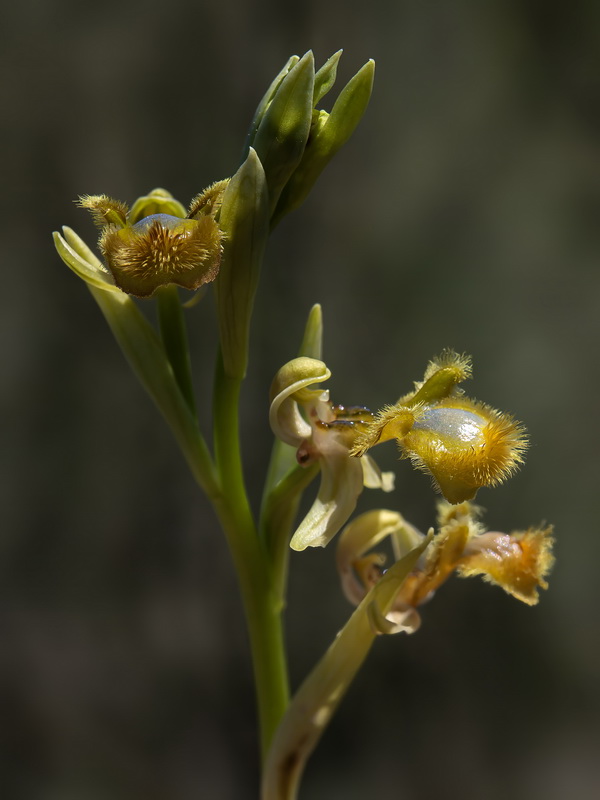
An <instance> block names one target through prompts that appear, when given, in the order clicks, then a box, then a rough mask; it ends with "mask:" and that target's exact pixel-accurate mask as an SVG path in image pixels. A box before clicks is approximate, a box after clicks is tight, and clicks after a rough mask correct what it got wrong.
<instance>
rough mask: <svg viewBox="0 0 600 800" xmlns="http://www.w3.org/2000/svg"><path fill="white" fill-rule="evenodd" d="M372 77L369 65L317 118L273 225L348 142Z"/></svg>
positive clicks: (372, 68)
mask: <svg viewBox="0 0 600 800" xmlns="http://www.w3.org/2000/svg"><path fill="white" fill-rule="evenodd" d="M374 74H375V63H374V61H368V62H367V63H366V64H365V65H364V67H362V68H361V69H360V70H359V71H358V72H357V73H356V75H355V76H354V77H353V78H351V80H350V81H349V82H348V83H347V85H346V86H345V87H344V89H342V91H341V93H340V95H339V97H338V99H337V100H336V102H335V104H334V106H333V108H332V110H331V114H329V117H328V118H327V119H326V120H325V118H324V117H319V124H318V128H317V129H316V130H315V131H314V132H313V135H311V137H310V139H309V141H308V144H307V145H306V149H305V151H304V156H303V158H302V161H301V162H300V164H299V165H298V167H297V169H296V170H295V172H294V174H293V175H292V176H291V178H290V179H289V181H288V182H287V184H286V186H285V188H284V190H283V191H282V193H281V197H280V199H279V202H278V204H277V208H276V209H275V211H274V213H273V221H272V224H273V225H276V224H277V222H278V221H279V220H280V219H281V218H282V217H283V216H285V215H286V214H287V213H289V212H290V211H293V209H295V208H298V206H300V205H301V204H302V203H303V202H304V200H305V199H306V196H307V195H308V193H309V192H310V190H311V189H312V187H313V186H314V184H315V182H316V180H317V178H318V177H319V175H320V174H321V172H322V171H323V170H324V168H325V167H326V166H327V164H328V163H329V162H330V161H331V159H332V158H333V157H334V155H335V154H336V153H337V152H338V150H339V149H340V148H341V147H342V146H343V145H344V144H345V143H346V142H347V141H348V139H349V138H350V136H351V135H352V133H353V132H354V130H355V128H356V126H357V125H358V123H359V122H360V120H361V118H362V116H363V114H364V113H365V110H366V108H367V105H368V103H369V99H370V97H371V91H372V89H373V78H374Z"/></svg>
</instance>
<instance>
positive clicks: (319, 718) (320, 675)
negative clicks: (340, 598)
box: [261, 536, 431, 800]
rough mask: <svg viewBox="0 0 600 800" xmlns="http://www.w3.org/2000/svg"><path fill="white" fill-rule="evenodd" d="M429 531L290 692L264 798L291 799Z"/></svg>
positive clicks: (266, 777)
mask: <svg viewBox="0 0 600 800" xmlns="http://www.w3.org/2000/svg"><path fill="white" fill-rule="evenodd" d="M430 541H431V537H430V536H428V537H425V538H424V540H423V542H422V544H421V545H419V546H418V547H416V548H415V549H414V550H411V552H410V553H408V554H407V555H406V556H404V558H402V559H400V561H397V562H396V563H395V564H394V565H393V566H391V567H390V568H389V569H388V570H387V572H386V573H385V575H384V576H383V577H382V578H381V579H380V580H379V581H378V583H376V584H375V586H373V588H372V589H371V590H370V591H369V593H368V594H367V595H366V597H365V598H364V599H363V600H362V602H361V603H360V605H359V606H358V607H357V608H356V610H355V612H354V613H353V614H352V616H351V617H350V619H349V620H348V622H347V623H346V624H345V625H344V627H343V628H342V630H341V631H340V632H339V633H338V635H337V637H336V638H335V640H334V641H333V644H332V645H331V646H330V647H329V650H327V652H326V653H325V655H324V656H323V658H322V659H321V660H320V661H319V663H318V664H317V666H316V667H315V668H314V669H313V670H312V672H311V673H310V674H309V676H308V677H307V678H306V680H305V681H304V683H303V684H302V685H301V686H300V688H299V689H298V691H297V692H296V694H295V695H294V697H293V699H292V702H291V703H290V706H289V708H288V710H287V712H286V714H285V716H284V717H283V720H282V721H281V724H280V725H279V728H278V729H277V732H276V733H275V737H274V739H273V743H272V745H271V749H270V751H269V754H268V756H267V761H266V764H265V769H264V781H263V787H262V790H263V793H262V795H261V797H262V800H294V798H296V792H297V787H298V783H299V780H300V777H301V775H302V771H303V770H304V766H305V764H306V761H307V759H308V757H309V755H310V754H311V752H312V751H313V750H314V748H315V746H316V744H317V742H318V741H319V739H320V737H321V734H322V733H323V731H324V730H325V727H326V726H327V724H328V722H329V720H330V719H331V717H332V716H333V714H334V712H335V710H336V709H337V707H338V705H339V703H340V701H341V699H342V697H343V696H344V694H345V693H346V691H347V689H348V687H349V686H350V683H351V682H352V680H353V679H354V676H355V675H356V673H357V672H358V670H359V668H360V666H361V665H362V663H363V661H364V660H365V658H366V657H367V655H368V653H369V650H370V649H371V646H372V644H373V642H374V640H375V637H376V636H377V634H378V633H382V632H384V631H385V616H386V614H388V613H389V611H390V610H391V608H392V604H393V602H394V599H395V597H396V595H397V594H398V591H399V589H400V587H401V586H402V584H403V582H404V580H405V579H406V577H407V575H408V574H409V572H410V571H411V570H412V568H413V567H414V565H415V564H416V562H417V560H418V558H419V556H420V555H421V553H422V552H423V551H424V550H425V548H426V547H427V546H428V545H429V542H430Z"/></svg>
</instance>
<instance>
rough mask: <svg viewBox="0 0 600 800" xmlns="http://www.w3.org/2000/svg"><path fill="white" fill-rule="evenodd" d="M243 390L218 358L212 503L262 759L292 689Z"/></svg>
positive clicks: (238, 381) (239, 381)
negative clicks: (245, 642) (245, 435)
mask: <svg viewBox="0 0 600 800" xmlns="http://www.w3.org/2000/svg"><path fill="white" fill-rule="evenodd" d="M240 390H241V379H238V378H232V377H229V376H227V375H226V374H225V371H224V369H223V360H222V357H221V354H220V353H219V356H218V359H217V370H216V376H215V402H214V440H215V457H216V466H217V473H218V476H219V481H220V486H221V495H220V497H219V498H218V499H215V500H214V501H213V502H214V506H215V509H216V511H217V514H218V516H219V520H220V522H221V525H222V527H223V530H224V532H225V535H226V537H227V541H228V544H229V548H230V550H231V554H232V558H233V562H234V565H235V569H236V572H237V575H238V580H239V584H240V591H241V594H242V601H243V604H244V610H245V614H246V622H247V626H248V633H249V636H250V646H251V651H252V662H253V666H254V676H255V683H256V693H257V702H258V714H259V722H260V731H261V751H262V756H263V760H264V758H265V757H266V755H267V753H268V749H269V745H270V743H271V740H272V738H273V734H274V733H275V730H276V728H277V726H278V725H279V722H280V721H281V718H282V717H283V714H284V713H285V710H286V709H287V706H288V703H289V685H288V674H287V663H286V656H285V645H284V637H283V625H282V618H281V605H280V603H278V602H277V598H276V594H275V592H274V590H273V577H272V572H271V568H270V564H269V559H268V556H267V553H266V551H265V549H264V547H263V545H262V543H261V542H260V540H259V537H258V531H257V529H256V525H255V523H254V519H253V516H252V512H251V509H250V504H249V502H248V495H247V492H246V486H245V482H244V475H243V469H242V460H241V453H240V441H239V420H238V409H239V396H240Z"/></svg>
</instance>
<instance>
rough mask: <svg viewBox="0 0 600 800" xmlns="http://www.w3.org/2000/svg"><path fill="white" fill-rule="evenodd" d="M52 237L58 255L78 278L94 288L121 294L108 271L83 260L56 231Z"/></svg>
mask: <svg viewBox="0 0 600 800" xmlns="http://www.w3.org/2000/svg"><path fill="white" fill-rule="evenodd" d="M52 237H53V239H54V246H55V247H56V250H57V252H58V254H59V256H60V257H61V258H62V260H63V261H64V262H65V264H66V265H67V266H68V267H69V268H70V269H72V270H73V272H74V273H75V274H76V275H77V276H78V277H79V278H81V279H82V280H84V281H85V282H86V283H87V284H88V285H89V286H94V287H95V288H96V289H102V290H104V291H106V292H118V293H119V294H122V292H121V290H120V289H119V288H118V287H117V286H115V285H114V284H113V283H112V282H111V280H110V277H109V275H108V273H106V272H105V271H104V270H103V269H100V268H98V267H96V265H95V264H92V263H90V262H88V261H85V260H84V259H83V258H82V257H81V255H80V254H79V253H77V252H76V251H75V250H74V249H73V248H72V247H71V246H70V245H69V244H67V242H66V241H65V239H63V237H62V236H61V235H60V233H58V231H54V233H53V234H52Z"/></svg>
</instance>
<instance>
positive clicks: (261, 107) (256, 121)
mask: <svg viewBox="0 0 600 800" xmlns="http://www.w3.org/2000/svg"><path fill="white" fill-rule="evenodd" d="M298 61H300V58H299V56H290V57H289V58H288V60H287V61H286V63H285V66H284V67H283V69H282V70H281V72H280V73H279V74H278V75H277V77H276V78H275V79H274V80H273V82H272V83H271V85H270V86H269V88H268V89H267V91H266V92H265V94H264V96H263V98H262V100H261V101H260V103H259V104H258V107H257V109H256V111H255V112H254V117H253V118H252V123H251V125H250V129H249V131H248V136H247V137H246V145H245V149H244V160H245V159H246V158H247V157H248V151H249V150H250V148H251V147H252V146H253V144H254V137H255V136H256V131H257V130H258V126H259V125H260V123H261V122H262V118H263V117H264V115H265V111H266V110H267V108H268V107H269V105H270V104H271V102H272V100H273V98H274V97H275V93H276V92H277V90H278V89H279V86H280V85H281V82H282V80H283V79H284V78H285V76H286V75H287V74H288V72H289V71H290V70H291V69H292V67H295V66H296V64H297V63H298Z"/></svg>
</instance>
